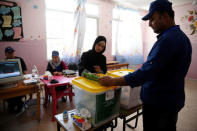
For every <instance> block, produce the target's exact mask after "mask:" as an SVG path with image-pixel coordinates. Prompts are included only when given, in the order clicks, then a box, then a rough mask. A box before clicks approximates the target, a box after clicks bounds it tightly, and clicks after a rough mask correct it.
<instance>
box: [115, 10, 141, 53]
mask: <svg viewBox="0 0 197 131" xmlns="http://www.w3.org/2000/svg"><path fill="white" fill-rule="evenodd" d="M140 21H141V20H140V15H139V13H138V12H137V11H134V10H131V9H127V8H123V7H119V8H114V9H113V21H112V55H117V54H118V55H119V54H120V55H123V54H124V55H135V54H136V53H139V52H142V37H141V25H140Z"/></svg>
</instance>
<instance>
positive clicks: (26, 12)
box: [0, 0, 47, 73]
mask: <svg viewBox="0 0 197 131" xmlns="http://www.w3.org/2000/svg"><path fill="white" fill-rule="evenodd" d="M12 1H14V2H16V3H17V4H18V5H19V6H20V7H21V14H22V20H23V21H22V24H23V34H24V38H23V39H21V40H20V41H19V42H0V59H2V58H4V57H5V54H4V49H5V47H7V46H12V47H13V48H14V49H15V50H16V52H15V55H16V56H19V57H22V58H23V59H24V60H25V63H26V65H27V68H28V73H31V69H32V67H33V65H36V66H37V67H38V70H39V71H40V73H44V71H45V69H46V64H47V59H46V40H45V38H46V37H45V36H46V33H45V8H44V0H38V1H29V0H20V1H19V0H12Z"/></svg>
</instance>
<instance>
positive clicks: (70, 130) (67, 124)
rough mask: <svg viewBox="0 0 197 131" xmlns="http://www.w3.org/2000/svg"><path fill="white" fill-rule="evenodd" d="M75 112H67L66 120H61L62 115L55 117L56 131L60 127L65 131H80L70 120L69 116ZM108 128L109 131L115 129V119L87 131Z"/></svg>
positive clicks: (58, 130)
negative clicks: (109, 128)
mask: <svg viewBox="0 0 197 131" xmlns="http://www.w3.org/2000/svg"><path fill="white" fill-rule="evenodd" d="M76 111H77V110H76V109H74V110H70V111H68V120H64V119H63V113H61V114H58V115H55V119H56V122H57V131H60V127H62V128H63V129H64V130H67V131H81V130H80V129H79V127H77V126H76V125H75V124H74V123H73V121H72V118H71V116H70V114H72V113H75V112H76ZM113 120H114V123H113ZM108 127H111V130H113V129H114V128H116V127H117V117H116V118H114V119H112V120H111V121H109V122H107V123H105V124H102V125H100V126H98V127H92V128H90V129H89V130H88V131H93V130H102V129H107V128H108ZM101 128H102V129H101Z"/></svg>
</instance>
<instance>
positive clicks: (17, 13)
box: [11, 6, 21, 19]
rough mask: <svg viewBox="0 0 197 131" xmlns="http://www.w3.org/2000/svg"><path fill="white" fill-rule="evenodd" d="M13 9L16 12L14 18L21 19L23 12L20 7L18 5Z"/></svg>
mask: <svg viewBox="0 0 197 131" xmlns="http://www.w3.org/2000/svg"><path fill="white" fill-rule="evenodd" d="M11 10H12V11H13V13H14V19H19V18H21V14H20V8H19V7H18V6H15V7H12V8H11Z"/></svg>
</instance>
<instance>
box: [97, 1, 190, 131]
mask: <svg viewBox="0 0 197 131" xmlns="http://www.w3.org/2000/svg"><path fill="white" fill-rule="evenodd" d="M142 20H149V26H150V27H151V28H152V29H153V30H154V32H155V33H157V34H158V36H157V41H156V42H155V44H154V45H153V47H152V49H151V51H150V53H149V55H148V58H147V61H146V62H145V63H144V64H143V65H142V67H141V68H140V69H138V70H136V71H135V72H133V73H131V74H128V75H125V76H124V77H119V78H111V77H109V76H106V77H102V78H100V83H101V85H105V86H111V85H130V86H131V88H134V87H137V86H140V85H142V89H141V100H142V102H143V127H144V131H176V123H177V119H178V112H179V111H180V110H181V109H182V108H183V106H184V102H185V91H184V79H185V76H186V74H187V72H188V69H189V66H190V63H191V55H192V47H191V43H190V40H189V39H188V37H187V36H186V35H185V34H184V33H183V32H182V31H181V29H180V27H179V26H178V25H175V22H174V11H173V9H172V3H171V2H169V1H168V0H156V1H153V2H152V3H151V5H150V8H149V12H148V14H147V15H146V16H144V17H143V18H142Z"/></svg>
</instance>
